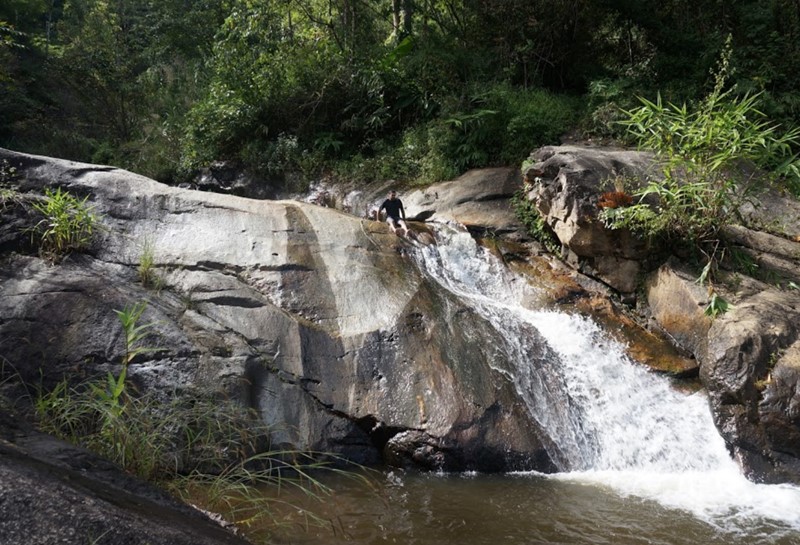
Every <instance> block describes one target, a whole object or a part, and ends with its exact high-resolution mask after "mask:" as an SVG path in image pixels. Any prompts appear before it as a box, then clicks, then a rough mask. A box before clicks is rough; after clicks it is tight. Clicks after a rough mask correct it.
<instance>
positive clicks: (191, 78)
mask: <svg viewBox="0 0 800 545" xmlns="http://www.w3.org/2000/svg"><path fill="white" fill-rule="evenodd" d="M729 36H730V37H731V40H732V42H731V43H732V56H731V58H730V67H729V71H728V74H729V76H728V81H729V84H730V85H733V86H734V87H733V89H734V91H733V92H734V93H737V94H740V95H742V96H744V95H745V94H747V93H750V94H753V93H761V94H760V95H759V100H760V102H759V108H760V109H761V110H762V111H763V112H764V113H765V114H766V116H767V117H769V118H770V119H772V120H775V121H777V122H780V123H783V124H786V125H796V124H797V121H798V120H799V119H800V70H799V69H800V2H798V1H797V0H761V1H756V0H733V1H731V0H692V1H688V0H549V1H544V0H4V1H3V2H2V3H1V4H0V146H3V147H8V148H12V149H15V150H19V151H26V152H30V153H38V154H45V155H52V156H58V157H65V158H70V159H75V160H81V161H88V162H94V163H110V164H115V165H119V166H122V167H125V168H128V169H130V170H133V171H136V172H140V173H143V174H145V175H148V176H151V177H154V178H157V179H159V180H162V181H168V182H176V181H180V180H184V179H187V178H189V177H191V176H192V173H193V172H195V171H196V169H197V168H198V167H201V166H204V165H207V164H209V163H210V162H211V161H213V160H228V161H234V162H236V163H238V164H240V165H241V166H242V167H244V168H247V169H249V170H251V171H254V172H256V173H258V174H260V175H263V176H265V177H271V176H279V175H280V174H281V173H283V172H285V171H287V170H290V171H291V170H294V171H301V172H304V173H306V174H309V175H319V174H321V173H326V174H330V175H339V176H346V177H348V178H351V179H356V180H359V179H362V180H370V179H373V178H394V179H398V180H405V181H418V182H424V181H432V180H437V179H446V178H448V177H451V176H454V175H455V174H457V173H459V172H460V171H462V170H464V169H466V168H470V167H480V166H487V165H498V164H519V163H520V161H521V160H523V159H524V158H525V157H526V156H527V154H528V153H529V152H530V151H531V150H532V149H534V148H535V147H537V146H540V145H543V144H550V143H558V142H559V139H560V137H561V136H562V135H564V134H572V135H573V136H575V137H578V138H582V137H589V136H591V137H595V138H598V137H614V136H619V135H618V134H617V131H618V130H619V129H618V128H617V126H616V125H615V124H614V123H613V122H614V121H615V120H616V119H618V117H619V108H620V107H622V108H630V107H633V106H635V105H636V104H637V97H639V96H641V97H646V98H649V99H654V97H655V96H656V94H657V93H660V96H661V97H662V98H663V100H664V101H665V102H676V103H682V102H683V101H693V100H698V99H699V98H700V97H702V96H703V95H705V94H707V93H708V92H709V91H710V89H712V88H713V87H714V78H713V74H712V72H713V69H714V66H715V63H716V62H717V60H718V59H719V56H720V52H721V50H722V49H723V47H724V44H725V43H726V40H727V39H728V37H729Z"/></svg>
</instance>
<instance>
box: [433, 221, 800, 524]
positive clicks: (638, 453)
mask: <svg viewBox="0 0 800 545" xmlns="http://www.w3.org/2000/svg"><path fill="white" fill-rule="evenodd" d="M437 240H438V245H437V246H429V247H425V248H420V249H419V252H418V260H419V263H420V266H421V267H422V268H424V269H425V270H426V271H427V272H428V274H429V275H430V276H431V277H432V278H433V279H435V280H436V281H437V282H438V283H439V284H440V285H442V286H443V287H444V288H445V289H447V290H449V291H451V292H452V293H454V294H455V295H457V296H458V297H460V298H461V299H462V300H463V301H466V302H468V303H469V304H470V305H471V306H472V307H473V308H474V309H475V310H476V311H477V312H479V313H480V314H481V315H482V316H483V317H484V318H486V319H487V320H488V321H489V322H490V323H492V324H493V326H494V327H495V328H497V329H498V330H499V331H500V332H503V333H504V337H505V338H506V340H507V343H508V346H507V347H505V352H506V355H507V357H508V358H510V359H513V360H515V361H514V366H515V368H514V371H513V375H514V376H513V379H514V380H515V381H516V384H517V388H518V391H519V392H520V394H521V395H523V396H524V397H525V399H526V402H527V403H528V406H529V409H530V411H531V414H532V416H533V417H534V419H535V420H536V421H537V422H538V423H539V424H540V425H541V426H542V427H543V428H544V429H545V430H546V431H547V432H548V433H549V434H550V437H551V439H552V440H553V441H554V442H555V444H556V445H557V447H558V452H557V453H556V456H554V457H555V458H556V462H557V463H558V464H560V465H561V467H563V468H564V470H565V471H564V472H563V473H560V474H557V475H555V476H552V477H550V478H554V479H561V480H574V481H577V482H582V483H592V484H597V485H600V486H604V487H611V488H612V489H614V490H616V491H617V492H618V493H620V494H621V495H624V496H633V497H638V498H642V499H646V500H653V501H656V502H658V503H660V504H662V505H664V506H667V507H670V508H675V509H679V510H683V511H688V512H691V513H693V514H694V515H695V516H696V517H698V518H700V519H701V520H704V521H706V522H708V523H710V524H712V525H714V526H716V527H717V528H719V529H720V530H722V531H726V532H737V531H739V530H741V531H747V530H748V529H751V528H752V526H753V525H755V524H757V525H759V528H762V529H764V528H766V530H761V531H766V532H777V533H781V532H786V531H789V532H797V531H798V530H800V488H797V487H793V486H788V485H757V484H754V483H751V482H749V481H748V480H747V479H746V478H745V477H744V476H743V475H742V474H741V472H740V470H739V468H738V466H737V465H736V464H735V463H734V462H733V461H732V460H731V458H730V457H729V455H728V453H727V451H726V449H725V445H724V442H723V440H722V438H721V437H720V436H719V434H718V432H717V430H716V428H715V427H714V424H713V422H712V419H711V414H710V410H709V407H708V403H707V400H706V398H705V396H704V395H703V394H702V393H696V394H693V395H686V394H682V393H679V392H676V391H675V390H674V389H673V388H672V387H671V386H670V384H669V382H668V380H667V379H665V378H664V377H661V376H658V375H655V374H653V373H649V372H647V371H646V370H645V369H644V368H643V367H642V366H639V365H637V364H635V363H634V362H632V361H631V360H630V359H629V358H628V357H627V356H626V355H625V352H624V350H623V348H624V347H622V346H621V345H620V344H619V343H617V342H615V341H614V340H612V339H611V338H610V337H609V336H607V335H606V334H604V332H603V331H602V330H601V329H600V328H599V327H598V326H597V325H596V324H595V323H594V322H593V321H592V320H590V319H588V318H585V317H581V316H576V315H570V314H566V313H561V312H553V311H547V310H537V309H529V308H525V307H524V306H523V305H522V304H521V302H522V301H525V300H528V299H530V297H528V295H530V294H529V293H528V292H529V291H530V290H531V289H532V288H530V287H529V286H528V284H527V283H526V282H525V280H524V279H522V278H520V277H517V276H516V275H514V274H513V273H511V272H510V271H508V269H507V268H506V267H505V266H504V265H503V264H502V263H500V262H499V260H497V259H496V258H495V257H494V256H492V255H491V254H490V253H489V252H488V251H486V250H485V249H483V248H481V247H479V246H478V245H477V244H476V243H475V242H474V240H473V239H472V238H471V236H470V235H469V234H468V233H466V232H465V231H463V230H459V229H456V228H452V227H442V228H440V229H439V230H438V233H437ZM531 328H535V329H536V330H538V332H539V333H540V334H541V336H542V337H543V338H544V339H545V340H546V342H547V344H548V345H549V347H550V348H551V349H552V350H553V351H554V352H555V353H556V354H558V357H557V358H553V359H554V360H555V361H556V363H555V364H550V365H549V366H548V367H546V368H545V369H544V370H542V369H538V370H533V369H532V366H531V365H530V358H528V357H527V354H528V353H529V352H530V351H531V345H530V341H529V338H530V335H529V334H526V332H529V331H530V330H531ZM533 342H537V341H536V339H533ZM539 363H540V364H541V362H539ZM541 375H547V376H546V377H542V376H541ZM555 390H559V391H555ZM555 399H557V400H558V401H559V402H558V403H555V402H554V400H555Z"/></svg>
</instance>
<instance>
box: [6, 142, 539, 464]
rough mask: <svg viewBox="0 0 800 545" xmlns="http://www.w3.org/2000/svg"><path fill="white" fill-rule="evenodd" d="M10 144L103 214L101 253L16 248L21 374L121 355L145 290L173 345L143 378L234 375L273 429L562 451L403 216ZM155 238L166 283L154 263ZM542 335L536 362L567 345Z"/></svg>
mask: <svg viewBox="0 0 800 545" xmlns="http://www.w3.org/2000/svg"><path fill="white" fill-rule="evenodd" d="M0 158H1V159H5V160H7V161H9V162H10V163H11V164H13V165H14V166H15V168H16V169H17V172H18V173H19V176H18V177H17V178H16V179H15V180H12V185H13V186H14V187H16V188H17V189H18V191H20V192H23V193H24V192H35V193H41V191H42V190H43V188H45V187H56V186H58V187H62V188H64V189H66V190H67V191H69V192H71V193H73V194H76V195H79V196H88V197H89V201H88V202H89V203H91V204H92V205H93V206H94V207H95V211H96V212H97V214H98V215H99V216H100V218H102V219H101V221H102V229H101V230H100V231H99V233H98V237H97V240H96V242H95V244H94V246H93V247H92V249H91V250H90V251H89V252H88V253H86V254H80V255H79V254H74V255H72V256H70V257H69V258H67V259H65V260H63V261H62V262H60V263H58V264H53V263H50V262H48V261H46V260H43V259H41V258H39V257H37V256H35V255H25V254H24V253H6V254H4V255H3V256H2V259H1V260H0V278H2V286H3V289H2V293H0V317H1V318H2V319H0V339H2V353H3V356H4V358H5V359H6V360H7V365H6V366H4V371H3V372H4V377H3V378H9V381H7V382H6V384H5V386H4V387H5V388H11V387H12V385H13V384H14V383H15V381H16V380H17V379H20V378H21V379H22V380H23V381H25V382H28V383H37V382H38V381H40V380H42V381H43V382H44V384H45V386H47V385H51V384H52V383H53V382H54V381H57V380H59V379H60V378H61V377H64V376H66V377H69V378H70V379H72V380H80V379H81V378H83V377H88V376H94V375H96V374H98V373H104V372H106V371H108V370H111V371H116V370H118V369H119V361H120V359H121V357H122V350H123V342H122V338H121V328H120V326H119V324H118V321H117V317H116V315H115V313H114V310H115V309H122V308H124V307H125V306H127V305H130V304H131V303H134V302H136V301H142V300H144V301H147V302H148V307H147V309H146V311H145V313H144V315H143V316H142V318H141V321H142V323H145V322H146V323H152V324H154V326H153V332H154V334H153V335H152V336H151V337H150V338H149V340H148V344H149V345H150V346H152V347H155V348H158V349H159V350H158V351H156V352H152V353H147V354H143V355H141V356H140V357H139V358H137V359H136V360H135V361H134V363H133V364H132V365H131V366H130V369H129V376H130V380H131V381H133V382H135V383H136V384H137V385H139V387H140V389H142V390H144V391H157V392H162V393H163V394H164V395H165V396H191V395H196V393H197V391H206V392H208V391H212V392H217V391H219V392H222V393H224V395H226V396H228V397H229V398H232V399H235V400H239V401H240V402H242V403H244V404H246V405H248V406H250V407H253V408H254V409H256V410H257V411H258V413H259V414H260V415H261V418H262V419H263V421H264V422H266V423H267V424H269V425H270V426H271V428H272V437H271V440H272V444H273V446H278V445H280V446H285V447H289V448H295V449H300V450H313V451H324V452H333V453H338V454H341V455H343V456H345V457H347V458H349V459H352V460H355V461H358V462H363V463H375V462H379V461H381V460H382V459H383V458H384V449H385V447H386V446H387V445H388V444H389V443H390V442H392V440H393V438H395V437H397V436H400V435H401V434H403V432H407V431H413V432H415V433H414V434H407V435H403V436H402V437H403V440H402V441H400V440H399V439H398V440H394V441H393V442H392V444H393V445H397V444H400V443H402V445H403V448H401V449H395V450H394V451H393V453H394V454H393V459H396V458H397V453H398V452H399V453H402V452H407V453H411V452H417V453H418V452H425V453H427V454H426V455H425V456H422V457H420V456H419V455H417V454H415V455H414V456H411V455H410V454H409V455H408V456H407V457H406V458H404V459H405V460H406V461H407V462H408V463H409V464H411V465H418V466H422V467H435V468H444V469H454V470H458V469H475V470H506V469H540V470H545V471H548V470H552V469H554V468H555V466H554V464H553V462H552V458H551V456H550V454H549V453H548V451H547V449H546V447H545V444H546V443H548V442H550V441H549V439H548V438H547V437H544V436H543V434H542V431H541V430H540V429H539V426H538V425H537V424H536V422H535V421H534V420H533V418H532V417H531V416H530V415H529V413H528V411H527V409H526V407H525V404H524V402H523V401H522V400H521V399H520V397H519V394H518V393H517V391H516V390H515V387H514V384H513V383H512V381H511V379H510V378H509V376H508V373H504V372H500V371H498V370H497V369H499V367H500V364H499V363H498V362H497V350H496V347H497V346H498V344H499V343H500V342H501V339H500V338H499V334H498V333H497V332H496V331H495V330H494V328H492V327H490V326H489V325H488V324H487V323H486V322H485V321H484V320H483V319H482V318H480V317H479V316H477V315H476V314H475V313H474V312H471V311H470V310H469V309H468V308H466V307H465V306H464V305H463V303H461V302H459V301H458V300H457V299H456V298H455V297H454V296H452V295H451V294H450V293H449V292H447V291H445V290H444V289H443V288H441V287H439V286H438V284H435V283H433V282H431V281H428V280H426V279H425V277H424V275H422V274H421V273H420V271H419V270H418V269H417V267H416V265H415V263H414V261H413V260H412V259H411V258H410V255H409V247H408V246H407V244H408V243H407V242H406V241H402V240H399V239H398V238H397V237H395V236H394V235H391V234H390V233H389V231H388V228H387V226H386V225H384V224H382V223H377V222H371V221H366V220H363V219H359V218H357V217H354V216H351V215H348V214H344V213H342V212H340V211H337V210H334V209H331V208H324V207H320V206H314V205H309V204H305V203H299V202H293V201H257V200H250V199H245V198H240V197H235V196H231V195H224V194H217V193H208V192H198V191H192V190H187V189H179V188H171V187H167V186H165V185H162V184H159V183H157V182H154V181H152V180H149V179H147V178H143V177H141V176H137V175H134V174H131V173H129V172H125V171H122V170H118V169H114V168H110V167H98V166H92V165H85V164H77V163H72V162H68V161H61V160H55V159H47V158H43V157H35V156H30V155H23V154H18V153H13V152H10V151H2V152H0ZM33 220H35V218H33V219H32V220H31V221H33ZM18 227H19V226H18V225H17V224H14V225H10V224H9V225H3V226H2V227H0V231H6V230H8V229H16V228H18ZM20 243H21V242H20ZM146 253H149V254H151V256H152V258H153V262H154V266H153V272H154V273H155V275H156V276H157V277H158V279H159V281H158V284H159V289H157V290H155V289H152V288H150V289H148V288H147V287H145V286H144V285H142V283H141V281H140V280H139V279H138V277H137V273H136V270H137V267H138V266H139V264H140V262H141V259H142V256H143V255H144V254H146ZM535 334H536V333H535V332H532V333H531V335H534V336H535ZM534 338H535V337H534ZM540 346H541V349H539V350H538V352H535V353H532V354H531V361H532V362H533V364H534V365H535V364H536V361H537V360H542V361H544V360H546V359H548V358H553V357H554V356H553V355H552V354H551V353H550V352H549V350H548V349H547V348H546V345H545V343H543V342H542V343H540ZM490 362H491V364H492V366H491V367H490ZM12 369H13V372H12ZM417 443H418V444H419V446H420V447H422V446H425V448H424V449H422V450H420V448H417V447H416V446H415V445H417ZM401 458H402V457H401Z"/></svg>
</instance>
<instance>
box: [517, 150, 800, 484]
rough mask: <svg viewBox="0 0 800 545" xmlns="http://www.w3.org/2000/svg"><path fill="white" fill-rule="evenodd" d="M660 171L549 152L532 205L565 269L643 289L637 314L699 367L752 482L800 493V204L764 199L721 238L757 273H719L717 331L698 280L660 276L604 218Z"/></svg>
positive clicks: (679, 273)
mask: <svg viewBox="0 0 800 545" xmlns="http://www.w3.org/2000/svg"><path fill="white" fill-rule="evenodd" d="M653 160H654V157H653V155H652V154H650V153H644V152H636V151H630V150H621V149H612V148H608V149H607V148H592V147H581V146H548V147H544V148H541V149H539V150H536V151H535V152H534V153H533V154H532V155H531V158H530V164H531V166H530V167H529V168H528V169H527V170H526V172H524V176H525V182H526V188H527V190H528V198H529V199H530V200H531V201H532V202H533V203H534V204H535V205H536V207H537V209H538V210H539V212H540V213H541V214H542V216H543V217H544V218H545V221H546V222H547V224H548V225H549V226H550V227H551V228H552V229H553V231H554V232H555V233H556V235H557V236H558V238H559V240H560V241H561V243H562V246H563V251H564V254H565V257H566V258H567V262H569V263H571V264H572V265H573V266H575V267H576V268H578V269H579V270H581V271H582V272H584V273H586V274H589V275H591V276H593V277H594V278H597V279H598V280H600V281H602V282H604V283H606V284H607V285H609V286H611V287H612V288H614V289H615V290H617V291H618V292H620V293H622V294H631V293H632V292H633V291H634V290H636V289H637V287H638V286H639V285H640V282H639V278H643V279H644V282H643V288H644V289H643V292H642V294H643V301H642V302H641V303H642V306H643V307H644V308H645V310H646V312H647V314H648V315H649V317H650V320H651V322H652V326H653V327H654V328H657V329H660V330H662V331H664V332H665V333H666V334H667V335H669V336H670V337H671V338H672V340H673V342H674V344H675V345H676V346H677V347H679V348H680V349H682V350H684V351H685V352H686V353H687V354H689V355H691V356H692V357H694V358H695V359H696V360H697V362H698V363H699V365H700V378H701V380H702V382H703V384H704V386H705V387H706V389H707V390H708V393H709V397H710V402H711V409H712V413H713V416H714V419H715V422H716V425H717V428H718V429H719V430H720V433H721V434H722V436H723V438H724V439H725V441H726V443H727V445H728V448H729V450H730V451H731V453H732V454H733V456H734V457H735V458H736V459H737V460H738V461H739V463H740V464H741V465H742V467H743V468H744V470H745V472H746V473H747V475H748V476H749V477H750V478H751V479H753V480H756V481H764V482H787V481H788V482H795V483H800V361H798V353H799V351H800V349H799V348H798V347H800V325H798V324H800V290H798V287H797V286H798V282H799V281H800V278H799V277H798V276H799V275H800V203H799V202H798V201H797V199H793V198H789V197H784V196H781V195H780V193H777V192H775V191H770V192H765V193H764V194H763V195H761V196H760V197H759V200H760V203H761V204H760V206H757V205H753V204H748V205H747V206H746V207H745V208H744V209H743V210H742V211H741V212H742V215H743V216H744V217H745V218H746V220H747V222H748V225H749V227H745V226H741V225H733V226H728V227H726V228H725V229H724V230H723V233H722V235H723V237H724V239H725V241H726V243H727V244H728V245H729V247H730V248H731V249H733V250H735V251H738V252H739V253H740V255H744V256H746V257H747V258H749V263H750V267H749V270H748V271H747V272H744V271H742V270H741V267H740V268H739V270H737V269H736V267H735V264H732V263H723V266H724V267H727V270H723V271H722V278H721V279H720V281H719V282H717V283H716V284H715V289H716V290H717V291H718V292H720V294H721V295H722V296H723V297H724V298H725V300H727V301H728V302H730V303H731V305H732V306H731V309H730V310H729V311H728V312H726V313H723V314H720V315H718V316H717V317H716V318H714V319H712V318H711V317H709V316H707V315H706V313H705V312H704V311H705V308H706V307H707V306H708V305H709V303H710V293H709V290H708V289H707V288H706V287H704V286H701V285H699V283H698V282H697V278H698V277H699V275H700V271H699V270H692V269H691V268H690V267H688V266H687V265H686V264H684V263H681V262H680V260H679V259H676V258H675V257H674V256H673V257H670V258H669V259H667V260H666V261H663V260H662V261H663V263H662V264H661V265H660V266H658V263H659V261H658V260H653V254H654V253H656V249H654V248H650V247H649V246H648V245H647V244H646V243H645V242H644V241H641V240H637V239H636V238H635V237H633V236H632V235H631V233H629V232H627V231H613V230H610V229H607V228H605V227H604V225H603V223H602V221H600V220H599V218H598V213H599V208H598V205H597V203H598V201H599V199H600V196H601V194H602V193H604V192H606V191H611V190H613V189H614V186H613V181H614V180H615V179H616V178H618V177H619V176H622V175H625V176H628V175H633V176H639V177H640V178H641V177H647V176H651V175H652V173H653V172H654V171H655V170H656V169H655V168H654V165H653ZM768 231H773V232H768ZM669 250H670V249H664V248H661V249H658V254H659V255H664V254H669ZM673 250H674V249H673ZM653 263H656V264H657V267H656V268H655V269H653ZM748 273H749V275H748Z"/></svg>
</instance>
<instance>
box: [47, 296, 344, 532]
mask: <svg viewBox="0 0 800 545" xmlns="http://www.w3.org/2000/svg"><path fill="white" fill-rule="evenodd" d="M145 308H146V305H145V304H144V303H137V304H135V305H131V306H128V307H126V308H125V309H123V310H117V311H115V312H116V314H117V316H118V318H119V320H120V323H121V325H122V330H123V339H124V350H123V355H122V359H121V362H120V367H119V372H118V373H117V374H114V373H112V372H108V374H107V376H106V377H104V378H102V379H92V380H89V381H87V382H83V383H80V384H77V385H70V384H69V383H68V382H67V380H66V379H65V380H63V381H61V382H59V383H58V384H56V386H55V387H54V388H53V389H51V390H49V391H43V390H41V391H39V392H38V394H37V396H36V399H35V409H36V414H37V420H38V424H39V427H40V429H41V430H42V431H44V432H47V433H51V434H54V435H56V436H58V437H60V438H62V439H65V440H67V441H69V442H71V443H74V444H77V445H81V446H84V447H86V448H88V449H90V450H92V451H93V452H95V453H97V454H99V455H101V456H103V457H105V458H107V459H109V460H111V461H113V462H115V463H116V464H118V465H119V466H121V467H122V468H124V469H125V470H126V471H129V472H131V473H133V474H135V475H138V476H139V477H141V478H143V479H146V480H148V481H151V482H155V483H157V484H159V485H160V486H162V487H164V488H166V489H167V490H169V491H171V492H172V493H173V494H175V495H176V496H179V497H181V498H182V499H184V500H186V501H187V502H190V503H193V504H195V505H198V506H200V507H201V508H203V509H205V510H207V511H212V512H217V513H220V514H221V515H222V516H223V517H224V518H225V519H226V520H228V521H230V522H232V523H234V524H236V525H240V526H253V527H258V528H261V529H262V530H260V531H263V528H264V527H267V528H269V527H274V526H275V525H276V524H277V523H278V520H277V516H276V515H275V513H277V509H276V507H277V505H279V504H281V502H282V501H283V500H281V498H280V496H279V495H276V494H265V493H263V490H262V488H263V487H273V488H274V487H276V486H277V487H279V488H280V487H292V488H297V489H299V490H301V491H303V493H304V494H305V495H306V496H307V497H310V498H317V499H321V498H322V497H324V496H326V495H328V494H329V493H330V489H329V488H328V487H327V486H325V485H324V484H323V483H322V482H321V481H320V480H318V479H317V478H316V477H315V476H314V473H315V472H316V470H319V469H323V468H324V469H326V470H328V471H338V470H336V469H334V468H332V467H330V462H331V461H332V460H333V459H334V458H333V457H331V456H328V455H324V454H320V453H316V454H315V453H301V452H295V451H288V450H272V449H271V448H270V445H269V439H268V438H269V431H270V430H269V429H268V428H267V427H266V426H265V425H264V424H263V423H262V422H261V421H260V420H259V419H258V417H257V415H255V414H254V412H253V411H251V410H248V409H246V408H244V407H242V406H240V405H239V404H237V403H235V402H232V401H230V400H228V399H225V398H223V397H220V396H214V395H211V394H208V393H205V394H203V393H197V394H195V395H192V394H191V393H190V392H182V393H181V395H179V396H177V395H174V396H167V395H163V394H161V395H159V394H156V393H153V392H140V391H139V389H138V388H136V387H135V386H134V385H133V384H131V383H130V382H129V380H128V368H129V366H130V365H132V364H135V362H136V360H137V357H139V356H140V355H142V354H144V353H147V352H151V351H153V349H152V348H150V347H148V346H147V345H146V340H147V338H148V335H150V333H151V328H152V326H153V325H154V324H152V323H147V324H140V323H139V321H140V319H141V317H142V314H143V313H144V311H145ZM298 509H299V510H300V511H303V512H305V514H306V518H307V520H308V521H309V522H314V521H315V520H316V518H315V516H314V515H313V514H312V513H311V512H307V511H305V510H304V509H303V508H298ZM296 510H297V509H296Z"/></svg>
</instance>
